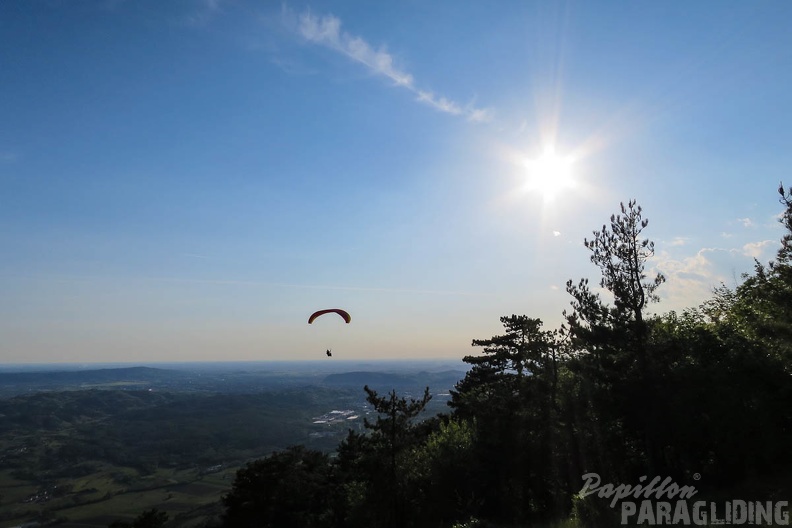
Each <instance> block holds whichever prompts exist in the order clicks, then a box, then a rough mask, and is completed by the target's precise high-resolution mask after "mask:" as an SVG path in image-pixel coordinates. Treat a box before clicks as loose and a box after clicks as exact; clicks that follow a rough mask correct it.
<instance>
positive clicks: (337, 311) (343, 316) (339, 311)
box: [308, 308, 352, 357]
mask: <svg viewBox="0 0 792 528" xmlns="http://www.w3.org/2000/svg"><path fill="white" fill-rule="evenodd" d="M329 313H335V314H338V315H340V316H341V319H343V320H344V321H345V322H346V323H347V324H349V322H350V321H351V320H352V316H350V315H349V312H347V311H346V310H342V309H340V308H329V309H327V310H319V311H318V312H314V313H312V314H311V316H310V317H309V318H308V324H312V323H313V322H314V321H315V320H316V318H317V317H319V316H322V315H325V314H329ZM325 354H327V357H333V353H332V352H331V351H330V349H329V348H328V349H327V351H326V352H325Z"/></svg>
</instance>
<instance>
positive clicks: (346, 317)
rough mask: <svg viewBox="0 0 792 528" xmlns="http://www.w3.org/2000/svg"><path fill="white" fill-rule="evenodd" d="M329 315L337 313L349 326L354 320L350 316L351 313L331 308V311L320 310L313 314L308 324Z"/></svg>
mask: <svg viewBox="0 0 792 528" xmlns="http://www.w3.org/2000/svg"><path fill="white" fill-rule="evenodd" d="M328 313H337V314H338V315H340V316H341V318H342V319H343V320H344V321H346V322H347V324H349V322H350V321H351V320H352V317H351V316H350V315H349V313H348V312H347V311H346V310H342V309H340V308H330V309H327V310H319V311H318V312H314V313H312V314H311V317H309V318H308V324H311V323H313V322H314V320H315V319H316V318H317V317H319V316H320V315H324V314H328Z"/></svg>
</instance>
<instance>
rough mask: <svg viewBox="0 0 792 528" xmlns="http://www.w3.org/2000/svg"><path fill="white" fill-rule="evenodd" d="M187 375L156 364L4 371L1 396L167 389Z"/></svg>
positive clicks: (0, 376)
mask: <svg viewBox="0 0 792 528" xmlns="http://www.w3.org/2000/svg"><path fill="white" fill-rule="evenodd" d="M185 375H186V373H184V372H180V371H177V370H167V369H159V368H152V367H123V368H104V369H92V370H59V371H26V372H0V397H10V396H14V395H17V394H29V393H33V392H39V391H62V390H75V389H86V388H114V389H121V388H125V387H127V388H135V389H144V388H149V387H157V388H165V387H171V386H174V385H178V384H179V383H181V382H182V381H183V380H184V379H185Z"/></svg>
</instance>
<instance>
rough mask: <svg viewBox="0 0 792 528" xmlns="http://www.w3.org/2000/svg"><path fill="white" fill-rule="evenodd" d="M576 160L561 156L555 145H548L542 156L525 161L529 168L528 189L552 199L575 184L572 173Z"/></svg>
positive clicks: (546, 199)
mask: <svg viewBox="0 0 792 528" xmlns="http://www.w3.org/2000/svg"><path fill="white" fill-rule="evenodd" d="M573 165H574V160H573V159H572V158H570V157H563V156H559V155H557V154H556V152H555V148H554V147H552V146H551V147H546V148H545V150H544V152H543V153H542V155H541V156H539V157H538V158H535V159H529V160H526V161H525V166H526V168H527V169H528V181H527V182H526V190H529V191H536V192H538V193H540V194H541V195H542V196H543V198H544V200H545V201H550V200H552V199H553V198H555V197H556V195H558V194H559V193H561V192H562V191H563V190H564V189H569V188H571V187H574V186H575V180H574V178H573V174H572V167H573Z"/></svg>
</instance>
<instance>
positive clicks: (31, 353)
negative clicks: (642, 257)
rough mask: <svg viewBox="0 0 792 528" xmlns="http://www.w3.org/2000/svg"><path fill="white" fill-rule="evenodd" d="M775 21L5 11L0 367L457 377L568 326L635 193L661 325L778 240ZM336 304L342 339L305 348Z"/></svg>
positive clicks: (441, 4) (256, 6) (40, 4)
mask: <svg viewBox="0 0 792 528" xmlns="http://www.w3.org/2000/svg"><path fill="white" fill-rule="evenodd" d="M790 20H792V3H790V2H788V1H784V0H780V1H774V2H765V1H755V2H737V1H730V0H729V1H723V0H717V1H706V0H699V1H696V2H628V1H569V2H565V1H558V2H555V1H552V0H549V1H540V2H531V1H525V0H521V1H513V2H512V1H492V2H472V1H457V0H454V1H451V0H448V1H432V2H425V1H417V0H415V1H414V0H405V1H400V2H376V3H372V2H367V1H352V0H350V1H343V2H341V1H332V0H328V1H323V2H314V3H311V2H290V1H286V2H267V1H259V2H254V1H247V0H179V1H173V2H160V1H158V0H140V1H132V0H127V1H124V0H96V1H87V0H68V1H67V0H40V1H34V2H31V1H24V0H10V1H7V2H2V3H0V363H50V362H69V363H74V362H131V363H134V362H153V361H168V362H173V361H231V360H245V361H248V360H316V359H322V358H324V357H325V355H324V353H325V349H326V348H332V349H333V356H334V358H343V359H377V358H404V359H411V358H460V359H461V358H462V357H463V356H465V355H467V354H471V353H475V352H476V349H474V348H472V347H471V340H473V339H485V338H488V337H491V336H493V335H497V334H499V333H501V331H502V326H501V324H500V321H499V318H500V317H501V316H504V315H511V314H525V315H528V316H530V317H538V318H541V319H542V320H543V321H544V322H545V326H546V327H547V328H548V329H552V328H555V327H557V326H558V325H559V324H561V322H562V316H561V313H562V311H563V310H564V309H567V308H568V307H569V301H570V297H569V295H568V294H567V293H566V292H565V289H564V288H565V283H566V281H567V280H569V279H572V280H574V281H575V282H577V281H578V280H579V279H580V278H582V277H588V278H590V279H591V281H592V282H593V283H597V282H598V281H599V275H598V270H597V268H596V267H594V265H592V264H591V263H590V262H589V258H588V251H587V250H586V248H585V247H584V246H583V240H584V238H586V237H588V238H591V235H592V231H594V230H597V229H599V228H601V226H602V225H603V224H604V223H606V222H608V219H609V217H610V215H611V214H612V213H614V212H618V209H619V203H620V202H623V201H627V200H630V199H635V200H637V201H638V203H639V204H640V205H641V206H642V207H643V212H644V217H645V218H648V219H649V226H648V227H647V228H646V230H645V231H644V234H645V235H646V236H647V237H648V238H650V239H652V240H653V241H654V242H655V249H656V254H655V256H654V257H653V258H652V260H651V261H650V262H649V263H648V268H649V272H650V274H652V273H654V272H657V271H660V272H662V273H664V274H665V275H666V277H667V282H666V284H664V285H663V286H662V287H661V288H660V290H658V293H659V294H660V296H661V301H660V303H658V304H656V305H653V306H652V307H651V310H652V311H653V312H655V313H663V312H667V311H669V310H677V311H680V310H682V309H684V308H686V307H693V306H696V305H698V304H699V303H701V302H702V301H704V300H705V299H707V298H708V296H709V295H710V292H711V290H712V288H713V287H714V286H717V285H718V284H720V283H721V282H723V283H724V284H726V285H727V286H730V287H734V286H735V285H737V284H738V283H739V281H740V276H741V274H742V273H744V272H749V271H751V269H752V266H753V259H754V258H757V259H759V260H760V261H762V262H766V261H768V260H770V259H771V258H772V257H773V256H774V254H775V251H776V250H777V248H778V246H779V240H780V238H781V236H782V234H783V231H782V229H781V226H780V225H779V224H778V222H777V218H778V214H779V213H780V212H781V206H780V205H779V203H778V200H777V198H778V196H777V193H776V189H777V188H778V185H779V182H781V181H784V182H785V183H786V184H787V185H790V184H792V176H790V171H789V168H790V167H791V166H792V124H790V116H792V97H790V95H789V94H790V93H792V32H790V31H789V30H788V26H789V21H790ZM553 168H554V170H553ZM548 177H549V178H550V180H549V182H548V179H547V178H548ZM324 308H344V309H346V310H347V311H348V312H349V313H350V314H351V316H352V322H351V323H350V324H348V325H347V324H344V323H343V321H342V320H341V319H340V318H338V317H335V316H334V315H333V314H329V315H326V316H323V317H321V318H319V319H318V320H317V321H316V322H315V323H314V324H312V325H308V324H307V319H308V316H309V315H310V314H311V313H312V312H313V311H315V310H319V309H324ZM328 360H329V361H331V360H330V359H328Z"/></svg>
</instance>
